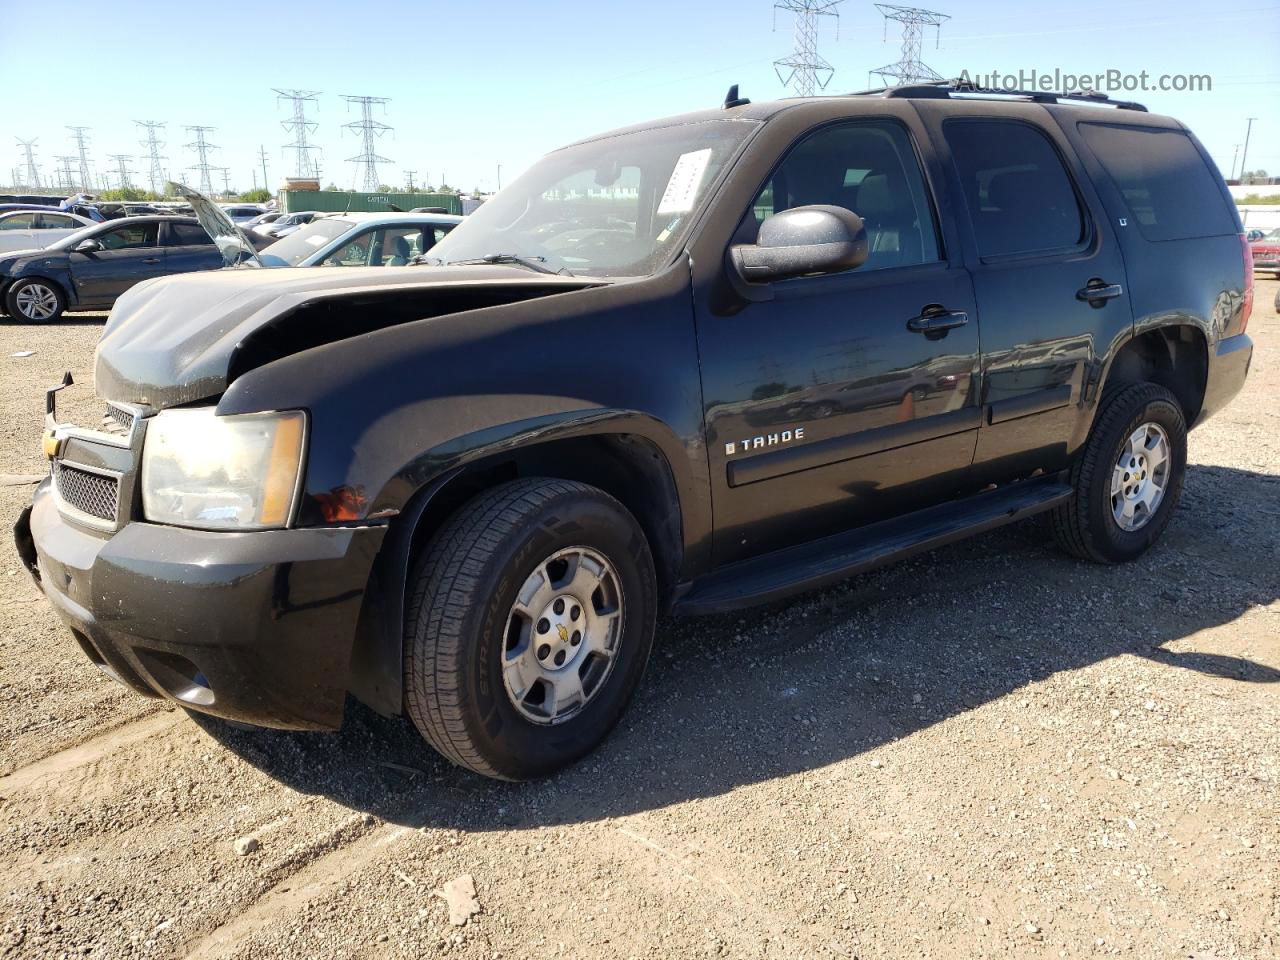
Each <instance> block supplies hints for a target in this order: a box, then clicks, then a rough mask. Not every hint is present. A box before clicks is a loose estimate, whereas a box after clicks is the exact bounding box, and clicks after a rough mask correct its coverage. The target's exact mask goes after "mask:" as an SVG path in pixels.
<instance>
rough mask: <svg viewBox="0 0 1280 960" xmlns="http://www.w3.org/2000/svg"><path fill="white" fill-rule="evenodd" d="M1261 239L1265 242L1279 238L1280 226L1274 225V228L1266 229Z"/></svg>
mask: <svg viewBox="0 0 1280 960" xmlns="http://www.w3.org/2000/svg"><path fill="white" fill-rule="evenodd" d="M1262 239H1263V240H1265V241H1266V242H1267V243H1271V242H1273V241H1276V240H1280V227H1276V228H1275V229H1274V230H1268V231H1267V232H1266V233H1264V234H1263V235H1262Z"/></svg>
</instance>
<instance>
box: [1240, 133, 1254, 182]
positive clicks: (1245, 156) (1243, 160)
mask: <svg viewBox="0 0 1280 960" xmlns="http://www.w3.org/2000/svg"><path fill="white" fill-rule="evenodd" d="M1257 119H1258V118H1257V117H1249V118H1248V120H1249V125H1248V126H1247V127H1245V129H1244V152H1243V153H1242V154H1240V182H1241V183H1243V182H1244V175H1245V174H1246V173H1247V172H1248V170H1249V166H1248V164H1249V134H1251V133H1253V121H1255V120H1257Z"/></svg>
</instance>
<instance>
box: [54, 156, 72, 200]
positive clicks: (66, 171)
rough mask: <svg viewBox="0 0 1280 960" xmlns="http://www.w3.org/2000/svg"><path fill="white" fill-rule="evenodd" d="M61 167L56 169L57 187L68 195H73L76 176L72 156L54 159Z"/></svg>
mask: <svg viewBox="0 0 1280 960" xmlns="http://www.w3.org/2000/svg"><path fill="white" fill-rule="evenodd" d="M54 159H55V160H57V161H58V162H59V163H60V164H61V166H60V167H58V185H59V187H61V189H63V190H65V191H66V192H67V193H68V194H70V193H74V192H75V188H76V175H75V170H74V167H73V164H74V163H75V162H76V159H77V158H76V157H74V156H60V157H54Z"/></svg>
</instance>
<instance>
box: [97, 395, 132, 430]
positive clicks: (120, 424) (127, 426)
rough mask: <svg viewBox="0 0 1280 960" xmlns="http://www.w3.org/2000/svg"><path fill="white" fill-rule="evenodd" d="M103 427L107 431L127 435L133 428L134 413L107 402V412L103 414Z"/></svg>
mask: <svg viewBox="0 0 1280 960" xmlns="http://www.w3.org/2000/svg"><path fill="white" fill-rule="evenodd" d="M102 429H103V430H104V431H106V432H107V433H114V434H118V435H120V436H126V435H127V434H128V433H129V431H130V430H132V429H133V414H132V413H130V412H129V411H128V410H121V409H120V408H119V407H113V406H112V405H111V404H109V403H108V404H107V412H106V413H104V414H103V415H102Z"/></svg>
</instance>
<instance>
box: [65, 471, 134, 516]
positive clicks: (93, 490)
mask: <svg viewBox="0 0 1280 960" xmlns="http://www.w3.org/2000/svg"><path fill="white" fill-rule="evenodd" d="M53 482H54V483H55V484H56V485H57V487H58V496H59V497H61V498H62V501H63V502H64V503H65V504H67V506H69V507H73V508H75V509H76V510H79V511H80V512H81V513H87V514H88V515H89V516H91V517H97V518H98V519H99V520H110V521H113V522H114V521H115V519H116V504H117V501H118V499H119V489H118V488H119V481H117V480H116V479H115V478H114V477H104V476H102V475H101V474H98V473H90V472H89V471H88V470H81V469H79V468H78V467H72V466H68V465H66V464H64V463H62V462H61V461H59V460H55V461H53Z"/></svg>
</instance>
